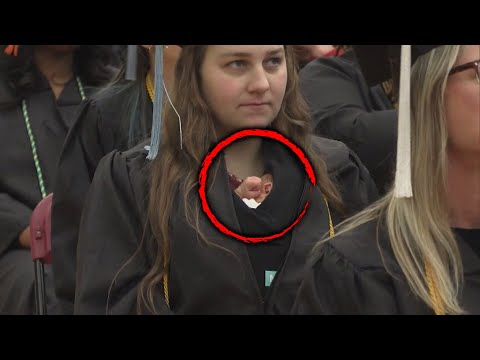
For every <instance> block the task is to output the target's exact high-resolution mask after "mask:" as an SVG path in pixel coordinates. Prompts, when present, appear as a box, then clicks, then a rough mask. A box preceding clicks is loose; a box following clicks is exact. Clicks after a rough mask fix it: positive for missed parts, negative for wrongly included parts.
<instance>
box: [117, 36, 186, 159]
mask: <svg viewBox="0 0 480 360" xmlns="http://www.w3.org/2000/svg"><path fill="white" fill-rule="evenodd" d="M154 46H155V78H154V80H153V89H154V99H153V119H152V133H151V142H150V146H148V147H146V149H147V150H148V155H147V159H149V160H153V159H155V157H156V156H157V154H158V149H159V147H160V131H161V128H162V116H163V114H162V112H163V95H164V93H166V95H167V98H168V100H169V102H170V104H171V105H172V107H173V108H174V110H175V112H176V113H177V115H178V112H177V111H176V109H175V107H174V106H173V104H172V102H171V100H170V97H169V95H168V93H167V91H166V88H165V83H164V81H163V48H164V47H165V45H154ZM137 62H138V45H128V46H127V63H126V71H125V78H126V79H127V80H136V79H137ZM178 121H179V125H180V146H182V125H181V122H180V116H178Z"/></svg>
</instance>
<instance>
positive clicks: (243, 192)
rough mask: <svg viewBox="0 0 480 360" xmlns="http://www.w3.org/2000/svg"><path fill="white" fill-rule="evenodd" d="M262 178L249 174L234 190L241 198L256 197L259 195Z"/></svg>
mask: <svg viewBox="0 0 480 360" xmlns="http://www.w3.org/2000/svg"><path fill="white" fill-rule="evenodd" d="M261 189H262V179H261V178H259V177H256V176H250V177H248V178H246V179H245V180H243V182H242V183H241V184H240V186H239V187H238V188H236V189H235V192H236V193H237V195H238V196H240V198H242V199H257V198H258V197H259V196H260V195H261Z"/></svg>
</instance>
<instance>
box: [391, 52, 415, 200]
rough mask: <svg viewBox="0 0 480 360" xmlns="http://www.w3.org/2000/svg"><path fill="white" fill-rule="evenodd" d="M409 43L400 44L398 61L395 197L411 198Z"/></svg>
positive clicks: (410, 56)
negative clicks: (398, 89)
mask: <svg viewBox="0 0 480 360" xmlns="http://www.w3.org/2000/svg"><path fill="white" fill-rule="evenodd" d="M411 59H412V50H411V45H402V49H401V62H400V94H399V108H398V140H397V170H396V174H395V190H394V195H395V197H396V198H412V197H413V191H412V169H411V136H410V134H411V133H410V73H411V67H412V61H411Z"/></svg>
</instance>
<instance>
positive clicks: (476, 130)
mask: <svg viewBox="0 0 480 360" xmlns="http://www.w3.org/2000/svg"><path fill="white" fill-rule="evenodd" d="M477 60H478V61H480V45H464V46H463V48H462V50H461V51H460V54H459V56H458V59H457V61H456V63H455V65H454V69H455V67H457V66H461V65H464V64H467V63H470V62H472V61H477ZM477 76H478V74H477V72H476V69H475V68H474V67H467V68H466V69H465V70H462V71H458V72H456V73H454V74H451V75H450V76H449V78H448V83H447V89H446V93H445V103H446V113H447V127H448V136H449V147H450V149H451V150H454V151H462V152H463V151H468V152H472V151H473V152H476V153H479V155H480V82H479V79H478V78H477Z"/></svg>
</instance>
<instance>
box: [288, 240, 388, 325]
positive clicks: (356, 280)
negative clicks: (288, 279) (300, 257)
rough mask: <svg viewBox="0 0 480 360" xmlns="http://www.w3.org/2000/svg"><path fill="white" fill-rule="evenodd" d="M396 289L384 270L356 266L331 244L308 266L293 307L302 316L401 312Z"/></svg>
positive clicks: (294, 311)
mask: <svg viewBox="0 0 480 360" xmlns="http://www.w3.org/2000/svg"><path fill="white" fill-rule="evenodd" d="M393 293H394V290H393V288H392V285H391V280H390V277H389V276H388V274H387V273H386V272H385V270H384V269H382V268H373V269H368V268H367V269H365V268H359V267H356V266H355V265H354V264H352V263H351V262H349V261H348V259H346V258H345V257H344V256H343V254H341V253H340V252H338V251H337V250H336V249H335V247H333V246H332V245H331V244H330V243H326V244H324V245H322V248H321V249H320V251H319V252H318V254H317V255H316V256H315V257H314V260H313V262H312V263H310V266H308V267H307V273H306V277H305V278H304V281H303V282H302V285H301V286H300V289H299V291H298V294H297V298H296V300H295V304H294V306H293V313H294V314H298V315H310V314H312V315H380V314H394V313H396V312H397V306H396V301H395V299H394V296H393V295H392V294H393Z"/></svg>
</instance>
